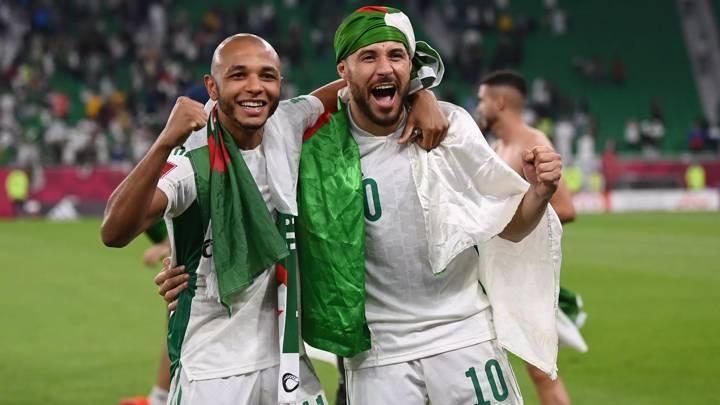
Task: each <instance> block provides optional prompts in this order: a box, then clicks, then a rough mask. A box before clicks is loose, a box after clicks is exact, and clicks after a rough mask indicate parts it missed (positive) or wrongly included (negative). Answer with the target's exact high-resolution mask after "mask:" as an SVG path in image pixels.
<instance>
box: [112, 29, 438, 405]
mask: <svg viewBox="0 0 720 405" xmlns="http://www.w3.org/2000/svg"><path fill="white" fill-rule="evenodd" d="M204 80H205V85H206V87H207V89H208V93H209V94H210V96H211V98H212V99H213V100H216V101H217V104H213V105H212V109H211V110H210V111H209V114H208V111H206V110H205V109H204V108H203V105H202V104H199V103H197V102H194V101H192V100H190V99H188V98H185V97H181V98H179V99H178V102H177V103H176V105H175V107H174V108H173V111H172V113H171V115H170V117H169V119H168V122H167V124H166V126H165V129H164V130H163V132H162V133H161V134H160V136H159V137H158V139H157V140H156V142H155V143H154V144H153V146H152V147H151V149H150V150H149V152H148V153H147V154H146V156H145V157H144V158H143V159H142V160H141V162H140V163H139V164H138V165H137V166H136V167H135V168H134V169H133V171H132V172H131V173H130V174H129V175H128V177H127V178H126V179H125V180H124V181H123V182H122V183H121V185H120V186H118V188H117V189H116V190H115V191H114V192H113V195H112V196H111V198H110V200H109V202H108V206H107V209H106V214H105V219H104V221H103V225H102V229H101V234H102V238H103V241H104V243H105V244H106V245H108V246H116V247H120V246H124V245H125V244H127V243H128V242H129V241H130V240H132V239H133V238H134V237H135V236H136V235H137V234H138V233H140V232H142V231H143V230H144V229H146V228H147V227H148V226H149V225H151V224H152V223H155V222H157V220H158V219H160V218H161V217H164V218H165V220H166V223H167V224H168V231H169V234H170V239H171V244H172V246H173V259H174V260H175V262H176V263H177V262H180V263H183V264H184V265H186V266H187V268H188V269H189V271H190V273H191V274H190V275H189V277H188V278H187V281H186V286H188V287H189V288H188V293H186V294H184V295H182V296H181V299H180V303H179V305H178V307H177V310H176V311H174V312H173V314H172V316H171V318H170V326H169V338H168V342H169V343H168V346H169V347H168V350H169V354H170V358H171V361H172V368H173V373H172V375H173V381H172V388H171V395H170V401H172V403H181V404H188V403H189V404H205V403H208V404H210V403H212V404H230V403H232V404H236V403H237V404H270V403H277V401H278V389H277V388H278V362H279V350H278V345H277V343H273V342H277V341H278V334H279V332H278V328H277V322H276V309H277V306H276V303H275V294H274V290H273V289H272V288H271V286H273V285H274V280H275V278H276V274H275V273H276V272H275V268H274V267H272V264H274V263H275V262H278V261H279V260H281V259H283V258H284V257H287V254H288V247H289V246H290V244H289V243H287V241H286V240H285V239H283V238H282V237H281V236H280V234H279V233H278V231H277V229H276V225H275V224H274V223H273V220H274V219H275V218H278V219H280V218H281V215H285V214H293V213H294V212H293V211H295V210H296V208H295V204H296V202H295V180H296V177H295V178H293V173H296V172H297V167H296V166H297V160H298V158H299V148H300V142H301V138H300V136H297V137H292V136H289V135H290V134H293V133H296V131H297V130H298V129H299V130H300V131H303V130H304V129H305V128H308V127H310V125H311V124H312V123H313V122H314V121H315V120H316V119H317V118H318V117H319V116H320V114H321V113H322V112H323V104H322V102H321V100H319V99H317V98H315V97H300V98H295V99H293V100H290V101H287V102H283V103H279V100H278V97H279V91H280V82H281V76H280V62H279V58H278V56H277V54H276V53H275V51H274V49H273V48H272V47H271V46H270V45H269V44H268V43H267V42H265V41H264V40H262V39H261V38H259V37H256V36H253V35H247V34H239V35H235V36H232V37H230V38H228V39H226V40H225V41H223V42H222V43H221V44H220V45H219V46H218V48H217V49H216V51H215V53H214V55H213V61H212V66H211V75H206V76H205V78H204ZM333 100H334V97H333ZM276 110H277V111H276ZM273 113H274V115H273ZM271 116H272V117H271ZM269 118H271V119H269ZM206 123H207V124H208V130H207V135H205V134H203V133H202V132H195V133H193V134H192V136H191V133H192V132H193V131H197V130H199V129H200V128H202V127H203V126H205V124H206ZM186 139H187V142H186ZM422 142H425V143H433V142H434V141H433V138H432V137H431V136H428V137H425V138H423V139H422ZM180 145H183V147H181V148H177V147H178V146H180ZM218 222H219V223H220V226H211V224H212V225H214V224H217V223H218ZM279 222H282V221H279ZM283 270H285V268H283ZM286 274H287V272H285V273H284V274H282V273H281V271H279V270H278V272H277V277H278V278H282V277H281V276H284V275H286ZM299 367H300V370H299V371H300V376H299V378H300V380H301V381H302V382H303V383H302V384H301V385H299V388H298V385H297V384H296V381H297V377H296V376H294V375H293V376H282V377H283V378H282V385H283V388H284V390H285V391H287V392H290V391H293V390H296V389H297V391H298V392H299V393H298V394H297V401H298V402H297V403H299V404H306V403H309V404H320V403H326V401H327V400H326V399H325V396H324V394H323V393H322V389H321V387H320V385H319V382H318V381H317V378H316V376H315V375H314V372H313V371H312V368H311V366H310V364H309V362H308V361H307V359H306V358H305V357H303V358H302V361H301V363H300V365H299ZM285 377H289V378H285Z"/></svg>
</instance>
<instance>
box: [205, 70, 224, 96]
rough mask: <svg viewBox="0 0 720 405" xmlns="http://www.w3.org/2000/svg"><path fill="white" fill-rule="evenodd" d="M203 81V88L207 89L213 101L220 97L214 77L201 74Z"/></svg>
mask: <svg viewBox="0 0 720 405" xmlns="http://www.w3.org/2000/svg"><path fill="white" fill-rule="evenodd" d="M203 81H205V88H206V89H207V92H208V95H209V96H210V99H211V100H213V101H217V99H219V98H220V89H218V85H217V82H215V78H214V77H212V76H211V75H205V76H203Z"/></svg>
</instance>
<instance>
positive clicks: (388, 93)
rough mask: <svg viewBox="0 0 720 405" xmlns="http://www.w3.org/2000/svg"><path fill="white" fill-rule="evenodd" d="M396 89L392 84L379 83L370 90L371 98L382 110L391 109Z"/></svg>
mask: <svg viewBox="0 0 720 405" xmlns="http://www.w3.org/2000/svg"><path fill="white" fill-rule="evenodd" d="M395 93H397V87H396V86H395V84H394V83H380V84H378V85H376V86H375V87H373V88H372V89H371V90H370V94H372V98H373V99H374V100H375V102H376V103H377V104H378V106H380V107H382V108H391V107H392V106H393V102H394V101H395Z"/></svg>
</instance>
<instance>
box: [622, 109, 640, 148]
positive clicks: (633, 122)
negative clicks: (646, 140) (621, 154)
mask: <svg viewBox="0 0 720 405" xmlns="http://www.w3.org/2000/svg"><path fill="white" fill-rule="evenodd" d="M625 145H626V146H627V148H628V149H629V150H632V151H638V150H640V124H638V121H637V119H635V118H634V117H632V118H630V119H629V120H627V122H626V123H625Z"/></svg>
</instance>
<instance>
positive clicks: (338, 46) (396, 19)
mask: <svg viewBox="0 0 720 405" xmlns="http://www.w3.org/2000/svg"><path fill="white" fill-rule="evenodd" d="M384 41H396V42H400V43H402V44H403V45H405V48H406V49H407V51H408V53H409V54H410V58H411V59H412V64H413V69H412V72H411V75H410V79H411V80H410V93H414V92H416V91H418V90H421V89H423V88H424V89H429V88H431V87H434V86H437V85H438V84H440V81H441V80H442V77H443V74H444V73H445V66H444V65H443V62H442V58H440V54H438V52H437V51H436V50H435V49H433V48H432V47H431V46H430V45H428V44H427V43H425V42H423V41H415V32H414V31H413V27H412V24H411V23H410V19H409V18H408V17H407V15H405V13H403V12H402V11H400V10H398V9H396V8H391V7H380V6H366V7H362V8H359V9H357V10H355V12H353V13H352V14H350V15H349V16H348V17H347V18H345V20H343V22H342V23H341V24H340V26H339V27H338V29H337V31H335V41H334V47H335V62H336V63H340V61H341V60H343V59H345V58H347V57H348V56H350V55H352V54H353V53H355V52H356V51H357V50H358V49H360V48H363V47H366V46H368V45H372V44H374V43H377V42H384Z"/></svg>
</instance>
